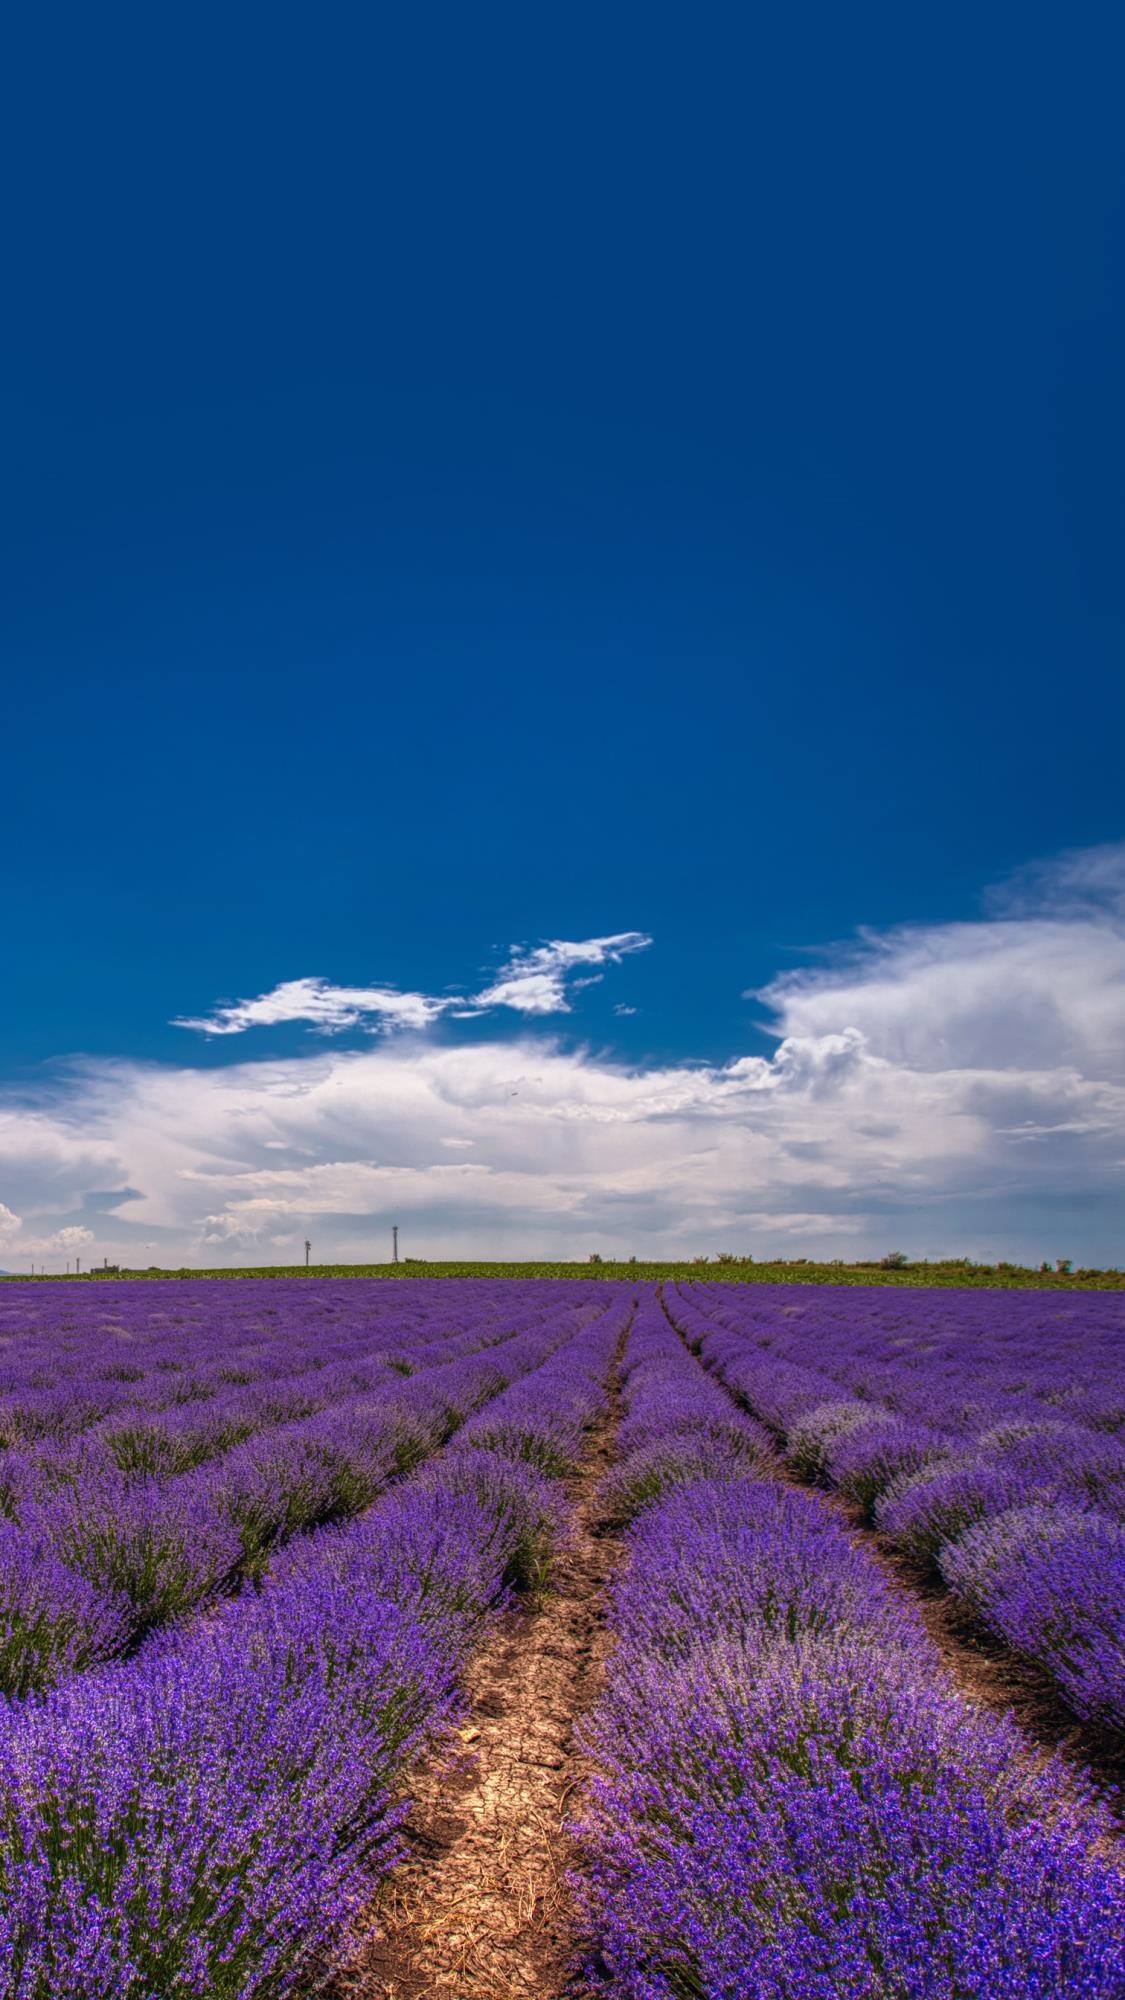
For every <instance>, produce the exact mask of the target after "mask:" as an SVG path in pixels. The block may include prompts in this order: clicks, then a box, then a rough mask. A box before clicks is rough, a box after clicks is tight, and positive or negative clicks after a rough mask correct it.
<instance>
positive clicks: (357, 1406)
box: [0, 1287, 598, 1695]
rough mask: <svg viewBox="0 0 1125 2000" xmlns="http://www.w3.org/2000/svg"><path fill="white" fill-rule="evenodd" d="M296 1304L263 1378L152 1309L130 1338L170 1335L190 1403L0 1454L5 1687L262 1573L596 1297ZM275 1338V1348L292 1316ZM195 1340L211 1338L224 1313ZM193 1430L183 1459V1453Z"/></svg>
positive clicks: (162, 1344)
mask: <svg viewBox="0 0 1125 2000" xmlns="http://www.w3.org/2000/svg"><path fill="white" fill-rule="evenodd" d="M263 1289H267V1288H263ZM268 1289H269V1291H270V1292H271V1293H272V1292H273V1290H274V1288H272V1287H270V1288H268ZM302 1289H303V1288H302ZM520 1289H521V1292H522V1291H524V1288H520ZM452 1303H453V1305H454V1308H455V1307H456V1303H457V1302H456V1301H453V1302H452ZM295 1304H296V1305H297V1306H298V1308H299V1311H298V1313H297V1314H296V1315H295V1317H296V1319H297V1321H298V1323H297V1324H296V1325H295V1326H294V1327H293V1328H292V1330H291V1341H290V1350H289V1353H288V1356H287V1359H288V1365H289V1370H290V1372H289V1373H288V1374H287V1375H285V1376H279V1375H278V1374H276V1373H275V1374H274V1377H273V1380H272V1382H270V1383H269V1384H267V1385H266V1386H265V1387H264V1388H263V1387H262V1385H261V1384H255V1385H254V1387H253V1389H248V1388H247V1386H246V1385H245V1383H244V1382H241V1381H240V1382H239V1383H237V1384H236V1385H234V1386H231V1385H229V1384H228V1383H224V1382H223V1381H221V1380H217V1379H216V1377H215V1371H214V1369H212V1372H211V1374H210V1376H209V1375H208V1373H207V1368H206V1363H205V1357H204V1354H203V1353H201V1352H200V1348H199V1347H197V1346H196V1345H195V1341H194V1338H193V1335H192V1332H191V1331H190V1322H189V1331H188V1332H187V1333H186V1334H181V1336H180V1339H179V1340H178V1341H171V1342H168V1341H167V1336H166V1333H165V1331H164V1330H163V1329H162V1327H161V1324H160V1322H159V1321H157V1323H156V1324H155V1325H154V1326H150V1327H149V1328H147V1329H143V1328H135V1329H133V1330H132V1331H133V1337H132V1348H133V1351H134V1353H136V1354H139V1355H141V1356H143V1357H144V1359H145V1361H146V1362H147V1363H148V1364H149V1366H150V1367H152V1366H155V1367H157V1368H159V1360H154V1357H160V1356H163V1357H164V1358H167V1353H166V1348H167V1351H170V1352H171V1353H172V1354H173V1355H175V1354H177V1353H178V1354H179V1355H180V1356H182V1357H183V1358H184V1359H185V1360H186V1361H187V1362H188V1370H189V1379H190V1380H191V1382H192V1383H193V1384H194V1385H195V1386H196V1388H197V1391H199V1392H200V1393H197V1394H196V1395H195V1396H194V1397H193V1398H192V1400H191V1401H190V1402H186V1403H182V1404H180V1405H178V1406H176V1407H174V1408H173V1409H172V1410H170V1411H159V1410H157V1411H153V1410H152V1409H151V1407H150V1408H147V1409H146V1408H145V1407H144V1406H141V1407H140V1408H139V1409H136V1410H134V1411H133V1413H132V1414H130V1413H129V1412H128V1411H126V1410H125V1409H123V1408H122V1407H120V1406H118V1407H117V1408H115V1410H114V1411H113V1413H112V1414H111V1415H109V1416H107V1417H104V1418H102V1419H101V1420H99V1421H97V1422H95V1423H94V1424H92V1425H90V1426H89V1427H87V1428H86V1429H85V1430H84V1431H83V1432H82V1433H81V1434H80V1435H77V1436H75V1435H70V1436H68V1437H64V1438H59V1437H58V1436H52V1435H50V1434H48V1435H45V1436H44V1437H43V1438H41V1440H40V1442H39V1444H38V1446H37V1447H35V1448H33V1449H28V1450H24V1451H13V1450H9V1451H8V1452H6V1453H3V1454H0V1492H2V1493H3V1494H4V1496H5V1502H6V1512H7V1515H8V1519H7V1520H6V1521H5V1522H4V1523H3V1525H2V1526H0V1692H3V1693H7V1694H9V1695H23V1694H27V1693H28V1692H30V1691H32V1690H33V1689H36V1688H39V1689H43V1688H46V1687H48V1686H51V1685H54V1684H57V1683H58V1682H59V1681H60V1680H61V1679H63V1678H64V1677H65V1676H66V1675H68V1674H70V1673H73V1672H77V1671H81V1670H82V1669H84V1668H86V1667H88V1666H89V1665H91V1664H92V1663H95V1662H97V1661H99V1660H105V1659H108V1658H111V1657H114V1656H115V1655H116V1654H118V1653H120V1652H122V1651H123V1650H126V1649H128V1648H129V1647H132V1646H135V1645H137V1644H138V1643H139V1642H140V1641H141V1639H143V1637H144V1636H145V1635H146V1633H148V1632H150V1631H152V1630H153V1629H154V1628H156V1627H158V1626H160V1625H164V1624H167V1623H169V1622H171V1621H172V1620H174V1619H181V1618H183V1617H184V1616H185V1615H186V1614H187V1613H188V1612H190V1611H192V1610H194V1609H196V1608H197V1607H198V1606H200V1605H202V1604H204V1603H206V1602H207V1601H208V1600H209V1599H211V1598H213V1597H215V1596H217V1595H219V1594H221V1593H224V1592H228V1591H230V1590H231V1589H233V1588H234V1587H235V1586H236V1585H237V1584H238V1583H239V1582H240V1581H241V1580H242V1579H244V1578H245V1577H246V1576H248V1575H250V1576H254V1575H257V1574H259V1573H260V1572H261V1570H262V1568H263V1567H264V1565H265V1563H266V1562H267V1561H268V1559H269V1558H270V1556H271V1554H272V1552H273V1551H274V1550H275V1549H276V1548H278V1547H279V1546H280V1545H282V1544H283V1543H285V1542H287V1541H288V1540H289V1539H290V1538H291V1537H292V1536H293V1535H295V1534H298V1533H302V1532H305V1531H307V1530H309V1529H310V1528H314V1527H317V1526H320V1525H323V1524H324V1523H326V1522H329V1521H333V1520H340V1519H343V1518H346V1517H347V1516H349V1515H353V1514H355V1513H357V1512H359V1511H360V1510H361V1509H362V1508H364V1507H366V1506H368V1505H369V1504H370V1502H371V1501H372V1500H373V1499H374V1497H375V1495H376V1494H377V1493H378V1492H379V1491H381V1490H382V1488H383V1487H385V1486H386V1485H387V1484H388V1482H389V1481H390V1480H391V1479H393V1478H395V1477H396V1476H399V1475H401V1474H403V1473H404V1472H406V1471H408V1470H409V1469H410V1467H411V1466H412V1465H415V1464H417V1463H419V1462H420V1461H421V1460H422V1459H423V1458H425V1457H426V1456H427V1455H428V1454H430V1453H431V1452H432V1451H434V1450H435V1449H437V1447H438V1446H439V1445H440V1444H441V1443H442V1442H443V1441H444V1440H445V1439H446V1438H447V1437H448V1436H449V1435H450V1433H451V1431H452V1429H453V1428H454V1426H455V1425H456V1423H457V1422H459V1421H460V1415H461V1412H462V1410H463V1408H464V1407H472V1406H474V1405H475V1403H476V1402H477V1401H479V1400H482V1399H483V1398H485V1397H486V1396H488V1395H494V1394H496V1393H497V1392H498V1391H499V1390H501V1389H502V1388H503V1387H504V1386H505V1384H506V1383H507V1382H508V1381H510V1380H513V1379H515V1377H516V1376H518V1375H519V1374H520V1373H522V1372H524V1371H525V1370H526V1369H527V1368H529V1367H531V1366H535V1365H537V1364H538V1363H539V1362H541V1361H542V1360H543V1359H544V1358H545V1357H546V1355H547V1354H548V1353H549V1352H550V1351H551V1350H552V1348H553V1347H554V1346H557V1345H558V1344H559V1343H560V1342H561V1341H562V1340H563V1339H564V1338H566V1336H567V1335H568V1334H569V1333H570V1332H572V1331H573V1330H574V1328H575V1326H576V1325H579V1324H581V1323H582V1322H583V1321H584V1320H585V1319H587V1318H588V1317H589V1316H590V1315H591V1314H592V1313H594V1312H596V1311H597V1310H598V1306H597V1303H596V1301H594V1300H592V1299H591V1300H586V1299H583V1300H582V1301H576V1300H575V1298H574V1295H573V1293H570V1294H569V1295H566V1296H565V1297H564V1298H556V1297H554V1296H552V1297H550V1298H547V1299H543V1298H532V1297H531V1296H530V1295H527V1296H523V1297H520V1298H517V1299H512V1300H511V1301H506V1302H505V1303H504V1305H503V1306H501V1305H500V1304H499V1302H498V1301H497V1300H496V1299H495V1298H491V1299H485V1300H480V1299H476V1300H474V1301H473V1302H472V1305H471V1310H467V1311H466V1312H465V1315H464V1318H463V1320H462V1323H461V1325H460V1327H459V1329H458V1330H457V1331H455V1332H450V1330H449V1317H448V1315H449V1311H450V1304H451V1302H450V1301H449V1300H448V1298H441V1299H440V1300H439V1299H436V1298H432V1299H431V1300H429V1301H424V1302H423V1311H422V1312H421V1314H419V1313H418V1310H417V1308H418V1301H414V1302H413V1304H414V1308H415V1311H414V1321H415V1323H414V1326H413V1328H403V1327H399V1328H398V1329H397V1330H396V1329H395V1327H394V1326H393V1324H390V1323H388V1321H387V1319H386V1318H385V1317H384V1318H383V1320H382V1323H380V1315H379V1314H378V1313H373V1314H372V1315H371V1317H370V1320H369V1322H368V1324H367V1325H366V1326H365V1324H364V1323H363V1318H362V1315H360V1314H358V1313H356V1311H355V1309H354V1306H353V1307H351V1308H350V1310H349V1319H350V1321H351V1323H350V1324H349V1325H348V1326H347V1327H344V1328H341V1327H337V1328H336V1329H335V1333H334V1337H329V1338H328V1339H325V1338H324V1335H323V1332H322V1330H321V1328H320V1327H319V1326H318V1319H320V1318H323V1317H326V1316H327V1315H316V1314H315V1313H312V1312H310V1302H309V1301H308V1300H307V1298H303V1297H298V1299H297V1300H296V1301H295ZM427 1306H428V1307H429V1311H428V1312H427V1311H426V1310H425V1307H427ZM228 1310H229V1309H228ZM243 1311H244V1312H245V1306H243ZM439 1314H440V1319H439V1320H438V1325H439V1327H440V1330H435V1319H437V1318H438V1315H439ZM302 1319H303V1320H304V1324H301V1323H300V1322H301V1320H302ZM244 1330H245V1329H244ZM234 1331H235V1329H233V1328H230V1327H229V1326H228V1333H231V1332H234ZM325 1331H327V1330H325ZM39 1340H40V1365H42V1359H43V1353H44V1335H43V1334H42V1333H40V1335H39ZM241 1344H242V1345H243V1347H244V1345H245V1343H241ZM270 1345H271V1348H272V1349H273V1358H274V1360H275V1362H276V1361H279V1360H280V1359H281V1358H282V1357H281V1354H280V1352H279V1347H280V1342H279V1338H278V1336H277V1335H274V1336H273V1338H272V1340H271V1342H270ZM200 1346H201V1347H203V1348H205V1349H207V1350H209V1351H211V1352H214V1347H213V1330H211V1329H208V1330H207V1332H206V1334H205V1336H204V1338H203V1340H202V1341H201V1342H200ZM235 1351H237V1348H236V1349H235ZM302 1364H303V1365H302ZM229 1367H230V1364H229V1362H228V1364H227V1370H228V1372H229ZM239 1372H240V1373H241V1372H242V1368H241V1367H240V1369H239ZM204 1384H209V1387H210V1393H209V1394H207V1395H203V1394H202V1385H204ZM249 1395H254V1396H255V1397H256V1398H257V1400H256V1402H255V1404H254V1406H253V1422H248V1418H247V1402H246V1399H247V1397H248V1396H249ZM200 1412H202V1415H200ZM201 1437H202V1438H205V1440H206V1443H207V1449H206V1450H204V1451H201V1450H199V1449H198V1442H199V1439H200V1438H201ZM190 1440H195V1446H196V1448H195V1449H194V1450H191V1451H189V1453H188V1456H187V1459H186V1462H185V1461H184V1460H182V1459H181V1458H179V1457H176V1456H174V1455H170V1452H169V1447H170V1445H171V1444H173V1443H176V1444H178V1445H179V1446H181V1447H182V1446H184V1444H185V1441H190Z"/></svg>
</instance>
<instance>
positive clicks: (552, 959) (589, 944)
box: [475, 931, 652, 1014]
mask: <svg viewBox="0 0 1125 2000" xmlns="http://www.w3.org/2000/svg"><path fill="white" fill-rule="evenodd" d="M651 943H652V939H651V938H650V937H646V936H645V933H644V932H643V931H618V932H617V933H616V935H615V936H613V937H600V938H586V939H585V940H584V941H582V942H580V943H568V942H567V941H566V940H564V939H562V938H554V939H552V940H551V941H550V943H548V944H541V945H536V946H534V947H532V948H531V949H523V948H521V947H516V948H515V949H513V952H512V956H511V958H510V959H509V960H508V963H507V965H506V966H504V967H503V969H502V970H501V971H500V972H499V973H498V974H497V976H496V979H495V980H494V982H493V984H492V985H491V986H486V987H485V989H484V991H483V992H482V993H478V994H477V995H476V999H475V1004H476V1006H478V1007H513V1008H515V1009H516V1011H517V1012H518V1013H520V1014H567V1013H569V1012H570V1002H569V1000H568V999H567V979H568V978H569V976H570V975H571V974H572V973H573V972H575V971H577V969H578V968H579V967H580V966H583V965H619V964H620V962H621V960H622V959H623V958H624V957H625V956H626V955H627V953H629V952H633V951H644V950H645V949H646V947H647V946H648V945H650V944H651ZM600 976H601V975H600V974H597V975H595V977H600ZM575 983H576V984H578V985H584V986H586V985H592V984H593V983H594V982H593V980H592V979H584V980H580V981H576V982H575Z"/></svg>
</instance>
